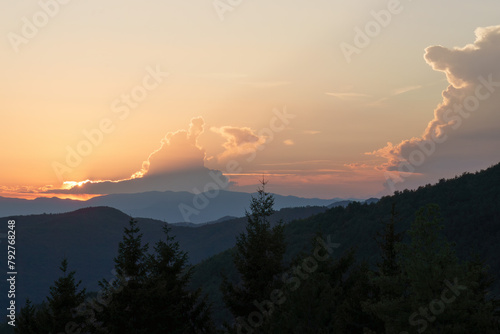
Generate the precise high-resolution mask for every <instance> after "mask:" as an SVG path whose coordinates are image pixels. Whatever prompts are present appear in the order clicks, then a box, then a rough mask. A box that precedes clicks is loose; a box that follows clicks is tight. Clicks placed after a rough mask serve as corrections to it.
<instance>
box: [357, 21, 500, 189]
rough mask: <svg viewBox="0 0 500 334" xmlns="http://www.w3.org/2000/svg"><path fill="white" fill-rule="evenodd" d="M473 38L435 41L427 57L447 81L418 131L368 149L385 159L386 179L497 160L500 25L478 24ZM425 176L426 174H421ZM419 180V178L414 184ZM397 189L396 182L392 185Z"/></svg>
mask: <svg viewBox="0 0 500 334" xmlns="http://www.w3.org/2000/svg"><path fill="white" fill-rule="evenodd" d="M475 34H476V40H475V42H474V43H472V44H469V45H466V46H465V47H463V48H452V49H449V48H446V47H443V46H431V47H428V48H427V49H426V50H425V55H424V59H425V61H426V62H427V63H428V64H429V65H430V66H431V67H432V68H433V69H434V70H436V71H441V72H444V73H445V75H446V78H447V80H448V82H449V86H448V87H447V88H446V90H444V91H443V93H442V97H443V101H442V103H440V104H439V105H438V106H437V108H436V109H435V110H434V117H433V119H432V120H431V121H430V122H429V123H428V125H427V127H426V129H425V130H424V131H423V134H422V135H421V136H420V137H414V138H411V139H407V140H404V141H402V142H401V143H399V144H396V145H394V144H393V143H391V142H388V143H387V145H386V146H385V147H383V148H380V149H378V150H375V151H373V152H368V153H366V154H368V155H373V156H376V157H380V158H383V159H386V160H387V161H386V162H385V163H383V164H381V165H379V166H377V167H376V168H377V169H379V170H381V171H385V175H386V179H387V180H388V182H387V184H386V185H391V184H392V186H394V184H395V183H398V182H401V185H402V186H403V188H409V187H411V185H412V182H406V181H411V180H412V177H416V178H415V180H419V181H416V182H417V183H418V182H420V184H422V183H421V180H422V179H423V178H425V176H429V175H434V177H435V178H436V177H439V175H449V174H452V173H461V172H463V170H464V167H465V168H466V169H467V168H472V169H475V168H477V167H478V165H480V166H482V167H483V168H484V167H488V166H490V165H492V164H495V163H498V161H499V159H500V154H499V150H498V148H499V147H500V131H499V129H498V127H499V125H500V62H499V59H500V26H491V27H486V28H477V29H476V31H475ZM450 172H451V173H450ZM422 176H423V178H422ZM415 185H416V184H415ZM392 190H394V188H393V189H392Z"/></svg>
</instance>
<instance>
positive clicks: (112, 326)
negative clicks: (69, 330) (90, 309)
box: [97, 219, 149, 333]
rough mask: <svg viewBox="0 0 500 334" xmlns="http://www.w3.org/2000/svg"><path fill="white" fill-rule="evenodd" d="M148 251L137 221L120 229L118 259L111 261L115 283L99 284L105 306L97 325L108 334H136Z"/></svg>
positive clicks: (142, 306) (132, 220) (105, 282)
mask: <svg viewBox="0 0 500 334" xmlns="http://www.w3.org/2000/svg"><path fill="white" fill-rule="evenodd" d="M148 248H149V246H148V244H145V245H143V244H142V233H140V229H139V227H138V226H137V221H136V220H134V219H130V221H129V225H128V227H125V228H124V235H123V240H122V241H120V243H119V244H118V256H117V257H116V258H115V259H114V262H115V271H116V274H117V276H118V278H119V279H117V280H115V281H113V282H112V283H109V282H107V281H106V280H103V281H102V282H100V286H101V287H102V288H103V289H104V291H105V292H104V294H103V295H104V296H105V299H106V300H109V303H108V304H107V305H105V306H106V307H105V308H104V311H103V312H101V313H100V314H99V317H98V321H97V324H98V325H99V324H102V326H103V327H105V328H106V329H107V330H108V331H109V332H111V333H126V332H128V331H129V330H130V329H131V328H133V329H134V330H135V331H136V333H140V330H141V328H142V327H141V318H140V317H141V316H143V315H144V314H143V309H144V307H145V305H144V304H143V303H144V302H145V301H144V298H143V295H144V293H145V291H144V283H145V281H146V278H147V259H148V255H147V250H148ZM102 326H101V327H102Z"/></svg>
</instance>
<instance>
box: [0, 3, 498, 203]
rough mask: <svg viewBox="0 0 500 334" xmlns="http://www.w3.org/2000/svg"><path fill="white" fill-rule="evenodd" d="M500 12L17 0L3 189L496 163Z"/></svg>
mask: <svg viewBox="0 0 500 334" xmlns="http://www.w3.org/2000/svg"><path fill="white" fill-rule="evenodd" d="M498 13H500V2H498V1H494V0H490V1H487V0H480V1H474V2H473V1H462V0H445V1H430V0H419V1H409V0H406V1H400V2H398V1H352V0H350V1H347V0H345V1H344V0H335V1H333V0H328V1H327V0H317V1H310V0H309V1H306V0H302V1H299V0H274V1H265V0H241V1H238V0H220V1H219V0H217V1H213V0H202V1H201V0H198V1H180V0H178V1H173V0H171V1H160V0H150V1H142V2H140V1H131V0H120V1H117V0H108V1H97V0H86V1H79V0H71V1H68V0H59V1H57V0H41V1H39V2H37V1H27V0H19V1H16V2H5V1H4V2H2V3H0V22H2V25H1V27H2V30H1V32H0V33H1V34H2V35H3V36H4V38H2V40H1V43H0V57H1V63H0V73H1V80H0V103H1V104H0V113H1V120H2V122H1V124H2V128H1V131H0V142H1V143H2V145H1V147H2V149H1V158H0V159H1V161H0V163H1V171H2V173H1V174H0V196H6V197H12V196H15V197H27V198H28V197H31V198H32V197H36V196H41V195H42V193H50V194H53V193H59V196H62V194H61V193H80V194H81V193H89V194H102V193H114V192H134V191H147V190H169V189H170V190H188V191H197V190H200V191H203V188H204V187H205V185H207V184H208V183H209V182H212V181H213V182H215V181H214V178H218V179H219V181H220V182H221V183H222V182H223V181H221V180H223V178H222V177H221V175H220V173H222V174H224V175H225V176H226V177H227V178H228V179H229V181H231V182H230V183H229V187H228V189H230V190H237V191H253V190H255V188H256V185H257V184H258V179H259V178H260V177H261V176H262V175H263V174H265V175H267V176H266V177H267V178H268V179H269V180H270V184H269V189H270V190H271V191H273V192H276V193H280V194H286V195H299V196H305V197H321V198H333V197H359V198H361V197H363V198H367V197H371V196H380V195H381V194H388V193H391V192H392V191H393V190H394V189H404V188H414V187H417V186H419V185H423V184H426V183H429V182H436V181H437V180H438V179H440V178H442V177H453V176H455V175H456V174H460V173H462V172H464V171H476V170H478V169H481V168H486V167H488V166H490V165H492V164H495V163H497V162H499V161H500V154H499V150H498V147H500V145H499V144H500V131H499V130H500V110H499V109H500V107H499V106H500V103H499V100H500V98H499V96H500V87H499V85H500V84H496V83H497V82H500V63H499V61H498V59H500V26H498V25H500V21H499V19H498ZM495 26H497V27H495ZM479 27H483V28H484V29H478V28H479ZM486 27H490V28H486ZM424 55H425V57H424ZM457 105H458V106H462V107H463V108H462V111H460V110H459V109H456V108H455V106H457ZM464 108H465V109H464ZM130 179H132V180H130ZM85 180H91V181H93V182H92V183H91V182H87V183H86V184H83V185H82V186H80V187H76V188H74V189H71V187H72V186H73V185H74V183H69V182H70V181H72V182H82V181H85ZM102 180H107V181H108V182H102V183H101V182H99V181H102ZM120 181H121V182H120ZM63 182H67V183H66V184H63ZM195 188H196V189H197V190H195ZM61 189H63V190H61ZM50 194H44V196H52V195H50ZM63 197H64V196H63Z"/></svg>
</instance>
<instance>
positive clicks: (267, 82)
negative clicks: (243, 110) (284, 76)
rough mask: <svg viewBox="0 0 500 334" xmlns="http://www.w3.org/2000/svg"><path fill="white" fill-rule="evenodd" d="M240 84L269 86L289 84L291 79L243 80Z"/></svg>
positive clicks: (260, 86)
mask: <svg viewBox="0 0 500 334" xmlns="http://www.w3.org/2000/svg"><path fill="white" fill-rule="evenodd" d="M240 84H242V85H248V86H253V87H257V88H270V87H280V86H288V85H291V84H292V82H291V81H244V82H240Z"/></svg>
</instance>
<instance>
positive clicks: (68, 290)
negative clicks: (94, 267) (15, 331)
mask: <svg viewBox="0 0 500 334" xmlns="http://www.w3.org/2000/svg"><path fill="white" fill-rule="evenodd" d="M59 269H60V270H61V271H62V276H61V277H60V278H58V279H57V280H56V281H55V282H54V285H53V286H51V287H50V295H49V296H48V297H47V302H46V303H43V304H42V305H41V307H40V308H39V309H38V310H37V311H36V316H35V321H32V320H33V318H32V316H33V314H34V312H35V308H34V307H33V306H32V305H31V303H30V304H29V305H28V304H27V305H26V309H25V310H24V312H23V313H24V316H25V317H26V318H25V320H28V319H29V321H28V322H29V326H28V327H32V328H33V327H34V328H36V331H37V332H38V333H61V332H66V329H67V328H76V327H83V325H84V323H85V319H84V318H83V317H82V316H79V315H76V314H75V310H76V309H77V308H78V306H80V305H81V304H82V303H83V302H84V299H85V289H80V288H79V287H80V284H81V281H78V282H76V280H75V273H76V272H75V271H71V272H68V260H67V259H66V258H65V259H63V260H62V262H61V266H60V267H59ZM26 324H27V323H26ZM27 333H29V332H27Z"/></svg>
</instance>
